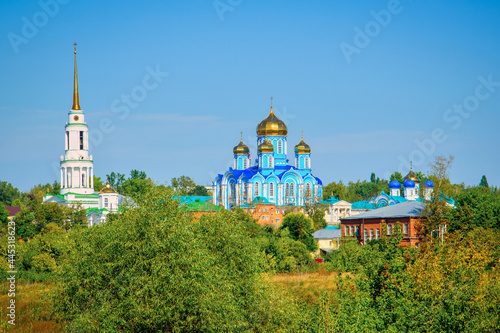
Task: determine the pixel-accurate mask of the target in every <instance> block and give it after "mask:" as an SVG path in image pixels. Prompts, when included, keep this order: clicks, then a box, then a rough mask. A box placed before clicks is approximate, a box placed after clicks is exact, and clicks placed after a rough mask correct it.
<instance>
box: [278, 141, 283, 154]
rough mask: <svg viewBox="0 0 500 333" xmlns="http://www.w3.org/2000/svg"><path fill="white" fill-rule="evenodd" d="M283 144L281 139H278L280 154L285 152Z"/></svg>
mask: <svg viewBox="0 0 500 333" xmlns="http://www.w3.org/2000/svg"><path fill="white" fill-rule="evenodd" d="M282 149H283V144H282V143H281V140H278V154H283V150H282Z"/></svg>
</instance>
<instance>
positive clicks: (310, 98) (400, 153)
mask: <svg viewBox="0 0 500 333" xmlns="http://www.w3.org/2000/svg"><path fill="white" fill-rule="evenodd" d="M0 13H1V14H0V15H1V20H0V37H1V38H0V74H1V75H0V125H1V132H0V180H6V181H9V182H11V183H13V184H14V186H16V187H18V188H19V189H21V190H28V189H29V188H30V187H31V186H33V185H35V184H38V183H47V182H53V181H54V180H59V169H58V167H59V160H60V159H59V158H60V155H62V154H64V125H65V123H66V120H67V113H68V112H69V110H70V108H71V105H72V92H73V81H72V80H73V45H72V44H73V43H74V42H77V43H78V73H79V88H80V105H81V107H82V110H83V111H84V112H85V113H86V120H87V123H88V125H89V129H90V132H91V134H90V135H91V144H92V150H91V153H92V154H93V157H94V167H95V174H96V175H98V176H101V177H103V178H104V177H105V175H106V174H109V173H110V172H112V171H116V172H121V173H125V174H127V175H128V174H129V172H130V170H131V169H139V170H143V171H145V172H146V173H147V175H148V176H150V177H151V178H153V179H154V180H155V181H157V182H159V183H165V181H169V180H170V179H171V178H172V177H178V176H181V175H187V176H190V177H192V178H193V179H194V180H195V181H196V182H197V183H200V184H202V185H206V184H209V183H210V182H211V181H212V179H213V177H214V176H215V175H216V174H217V173H223V172H224V171H225V170H227V167H228V166H229V165H231V163H232V149H233V147H234V146H235V145H236V144H238V142H239V139H240V131H243V138H244V142H245V143H246V144H247V145H248V146H249V147H250V148H251V154H252V158H254V157H255V155H256V145H255V140H256V133H255V129H256V126H257V124H258V123H259V121H261V120H262V119H264V118H265V117H266V116H267V114H268V112H269V106H270V97H271V96H273V97H274V103H273V104H274V109H275V111H276V113H277V115H278V116H279V117H280V118H281V119H282V120H284V121H285V122H286V124H287V126H288V142H289V145H288V156H289V159H290V161H293V146H294V145H295V144H297V143H298V142H299V141H300V133H301V131H302V130H303V131H304V140H305V141H306V142H307V143H308V144H309V145H310V146H311V149H312V168H313V173H314V174H315V175H316V176H317V177H320V178H321V179H322V180H323V182H324V184H325V185H326V184H327V183H329V182H331V181H339V180H343V181H344V182H348V181H351V180H352V181H356V180H358V179H361V180H363V179H369V177H370V173H371V172H375V173H376V174H377V176H379V177H382V178H388V177H389V175H390V174H391V173H392V172H394V171H396V170H400V171H401V172H402V173H403V175H404V174H406V173H407V172H408V168H409V161H410V160H413V166H414V170H415V171H423V172H424V173H427V172H428V171H429V163H430V162H432V161H433V160H434V156H435V155H437V154H445V155H448V154H451V155H454V156H455V162H454V164H453V167H452V170H451V181H452V182H454V183H461V182H464V183H465V184H467V185H475V184H478V183H479V181H480V179H481V176H482V175H483V174H485V175H486V176H487V178H488V181H489V183H490V185H496V186H498V185H500V172H499V170H500V168H499V164H500V139H499V125H500V113H499V111H500V19H499V18H500V2H498V1H481V2H477V1H472V0H470V1H463V0H462V1H460V0H459V1H456V0H455V1H451V0H442V1H430V0H427V1H424V0H418V1H415V0H414V1H410V0H401V1H393V0H391V1H386V0H377V1H326V0H309V1H305V0H303V1H294V0H288V1H262V0H252V1H250V0H220V1H218V0H217V1H213V0H199V1H167V0H161V1H155V0H153V1H142V2H139V1H133V2H132V1H95V0H87V1H77V0H72V1H68V0H64V1H63V0H60V2H57V1H56V0H42V1H40V2H37V1H27V0H19V1H7V0H0ZM151 72H152V73H155V75H154V76H151V74H150V73H151ZM167 73H168V74H167ZM155 78H156V79H155ZM146 88H147V89H146ZM124 96H130V100H129V101H128V104H127V102H126V100H125V99H124ZM125 98H126V97H125ZM292 163H293V162H292Z"/></svg>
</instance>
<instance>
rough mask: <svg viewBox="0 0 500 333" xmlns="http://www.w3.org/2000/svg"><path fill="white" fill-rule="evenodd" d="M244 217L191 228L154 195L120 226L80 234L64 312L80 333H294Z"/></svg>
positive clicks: (168, 199) (60, 299)
mask: <svg viewBox="0 0 500 333" xmlns="http://www.w3.org/2000/svg"><path fill="white" fill-rule="evenodd" d="M236 216H237V215H236V214H234V213H230V212H223V213H222V214H220V215H217V216H203V217H202V218H201V219H200V220H199V221H198V222H195V223H192V222H191V221H190V218H189V216H188V215H186V214H185V213H184V212H182V211H180V210H179V209H178V203H177V202H176V201H175V200H173V199H172V196H171V192H169V191H168V190H165V189H161V188H160V187H155V188H154V189H153V190H151V191H148V192H147V193H146V195H145V196H143V197H141V198H139V199H138V202H137V207H134V208H131V209H129V210H127V211H125V212H124V213H122V214H121V215H120V216H119V217H118V218H117V219H116V220H111V221H110V222H108V223H106V224H104V225H99V226H97V227H93V228H90V229H87V230H82V231H79V232H78V233H73V232H72V234H71V237H70V238H71V242H72V244H74V247H73V249H72V251H71V252H70V253H69V255H68V257H67V259H66V260H67V264H65V265H64V268H63V270H62V273H61V280H60V281H61V289H60V293H59V295H58V296H57V306H58V311H59V312H60V313H61V314H62V315H63V318H64V319H65V320H68V321H69V323H70V324H69V328H70V329H72V330H76V331H136V332H146V331H147V332H153V331H154V332H156V331H162V332H164V331H189V332H207V331H233V332H241V331H261V330H263V328H264V330H276V329H280V327H281V329H283V328H286V327H291V320H292V319H291V315H290V314H289V313H287V311H286V309H287V308H290V307H293V302H288V303H287V304H284V302H282V298H281V297H277V296H273V295H274V294H275V293H277V291H273V290H271V289H270V288H269V286H265V285H263V284H262V282H261V281H260V274H261V272H262V267H263V266H264V257H263V256H262V255H261V254H260V252H259V250H258V247H257V246H256V245H255V244H254V243H253V242H249V241H248V237H247V234H246V232H245V231H244V230H245V229H244V228H243V227H242V225H241V223H240V222H239V220H238V219H236ZM289 315H290V317H289ZM266 327H269V329H265V328H266Z"/></svg>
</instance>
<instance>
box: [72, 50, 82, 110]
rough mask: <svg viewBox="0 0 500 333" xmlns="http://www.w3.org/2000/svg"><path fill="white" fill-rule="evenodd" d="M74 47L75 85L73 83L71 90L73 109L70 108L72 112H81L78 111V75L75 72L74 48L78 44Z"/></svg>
mask: <svg viewBox="0 0 500 333" xmlns="http://www.w3.org/2000/svg"><path fill="white" fill-rule="evenodd" d="M73 45H74V46H75V83H74V88H73V107H72V108H71V109H72V110H81V109H80V101H79V98H78V74H77V70H76V46H77V45H78V44H76V42H75V44H73Z"/></svg>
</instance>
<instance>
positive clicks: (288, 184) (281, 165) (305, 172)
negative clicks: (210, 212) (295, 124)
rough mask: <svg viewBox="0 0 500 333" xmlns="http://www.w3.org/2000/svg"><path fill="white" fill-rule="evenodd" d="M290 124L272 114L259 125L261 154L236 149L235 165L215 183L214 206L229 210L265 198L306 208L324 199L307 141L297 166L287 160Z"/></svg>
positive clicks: (244, 147)
mask: <svg viewBox="0 0 500 333" xmlns="http://www.w3.org/2000/svg"><path fill="white" fill-rule="evenodd" d="M287 134H288V129H287V127H286V124H285V123H284V122H283V121H281V120H280V119H279V118H278V117H276V115H275V114H274V111H273V107H272V105H271V111H270V112H269V115H268V116H267V118H266V119H264V120H262V121H261V122H260V123H259V125H258V126H257V147H258V148H257V155H256V158H255V161H254V165H252V159H251V156H250V149H249V148H248V146H247V145H245V144H244V143H243V138H242V139H241V141H240V143H239V144H238V145H236V147H234V149H233V158H234V165H233V167H232V168H229V170H228V171H226V172H225V173H224V174H219V175H217V177H216V179H215V180H214V182H213V183H212V193H213V203H214V204H216V205H219V206H224V207H225V208H226V209H231V208H234V207H240V206H243V205H247V204H251V203H252V201H253V200H254V198H257V197H262V198H265V199H266V200H267V201H268V202H270V203H271V204H275V205H278V206H285V205H293V206H304V205H306V204H313V203H315V202H318V201H320V200H321V198H322V196H323V183H322V182H321V180H320V179H319V178H317V177H315V176H314V175H313V174H312V169H311V148H310V147H309V145H308V144H306V143H305V142H304V138H302V139H301V141H300V142H299V143H298V144H297V145H296V146H295V147H294V155H295V156H294V157H295V163H294V165H289V164H288V159H287V148H288V143H287Z"/></svg>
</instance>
